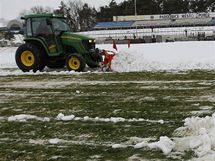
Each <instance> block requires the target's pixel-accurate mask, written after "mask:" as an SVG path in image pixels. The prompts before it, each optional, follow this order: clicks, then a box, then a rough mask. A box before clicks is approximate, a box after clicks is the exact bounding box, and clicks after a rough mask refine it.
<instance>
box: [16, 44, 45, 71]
mask: <svg viewBox="0 0 215 161" xmlns="http://www.w3.org/2000/svg"><path fill="white" fill-rule="evenodd" d="M15 59H16V64H17V66H18V67H19V69H21V70H22V71H23V72H29V71H30V70H33V72H36V71H37V70H38V68H39V66H40V61H41V58H40V51H39V50H38V48H37V47H36V46H35V45H32V44H23V45H21V46H20V47H19V48H18V49H17V51H16V56H15Z"/></svg>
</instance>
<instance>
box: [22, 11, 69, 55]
mask: <svg viewBox="0 0 215 161" xmlns="http://www.w3.org/2000/svg"><path fill="white" fill-rule="evenodd" d="M24 19H25V20H26V29H27V30H26V34H25V36H26V39H31V38H38V39H40V40H41V41H42V42H43V43H44V45H45V46H46V47H47V49H48V50H47V52H48V54H49V55H58V54H60V53H62V52H63V50H62V44H60V34H61V33H62V32H69V31H70V28H69V26H68V24H67V23H66V20H65V18H64V17H63V16H53V15H52V14H46V15H45V14H43V15H41V16H40V15H29V16H26V17H25V18H24Z"/></svg>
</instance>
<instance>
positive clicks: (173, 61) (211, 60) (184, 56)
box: [98, 42, 215, 72]
mask: <svg viewBox="0 0 215 161" xmlns="http://www.w3.org/2000/svg"><path fill="white" fill-rule="evenodd" d="M98 47H99V48H103V49H108V50H113V49H112V45H99V46H98ZM117 47H118V51H117V56H116V57H115V58H114V59H113V64H112V68H113V70H114V71H118V72H132V71H144V70H190V69H215V43H214V42H174V43H155V44H131V48H130V49H128V47H127V45H118V46H117Z"/></svg>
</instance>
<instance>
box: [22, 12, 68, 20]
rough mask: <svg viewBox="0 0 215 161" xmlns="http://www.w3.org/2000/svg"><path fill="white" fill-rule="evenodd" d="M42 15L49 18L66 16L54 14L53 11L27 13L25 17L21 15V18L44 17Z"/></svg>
mask: <svg viewBox="0 0 215 161" xmlns="http://www.w3.org/2000/svg"><path fill="white" fill-rule="evenodd" d="M42 17H47V18H65V17H64V16H63V15H60V14H53V13H39V14H30V15H25V16H24V17H21V19H24V20H25V19H28V18H42Z"/></svg>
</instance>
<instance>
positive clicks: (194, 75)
mask: <svg viewBox="0 0 215 161" xmlns="http://www.w3.org/2000/svg"><path fill="white" fill-rule="evenodd" d="M214 76H215V71H188V72H138V73H82V74H74V75H73V74H72V75H69V74H68V75H60V76H58V75H23V76H4V77H0V82H1V83H0V160H2V161H4V160H10V161H11V160H17V161H18V160H20V161H23V160H77V161H79V160H80V161H82V160H116V161H121V160H135V158H136V160H138V159H139V160H141V159H142V160H170V161H172V160H188V159H191V158H193V157H194V154H193V152H191V151H187V152H185V153H177V152H174V151H173V152H172V153H171V154H170V155H168V156H166V155H164V154H163V153H162V152H161V151H157V150H150V149H148V148H142V149H134V148H133V145H135V143H137V142H138V141H140V140H144V139H145V140H148V141H149V142H152V141H157V140H158V139H159V137H160V136H168V137H170V138H171V137H172V134H173V131H174V130H175V129H176V128H178V127H181V126H183V120H184V119H185V118H187V117H190V116H193V115H200V116H205V115H207V114H209V115H210V114H211V113H213V112H214V110H215V108H214V106H215V80H214V78H215V77H214ZM207 106H209V107H213V108H211V109H210V110H204V108H202V107H207ZM59 113H63V114H65V115H72V114H73V115H75V116H76V117H80V118H82V119H80V120H76V121H75V120H73V121H67V122H63V121H60V120H57V119H56V117H57V115H58V114H59ZM19 114H28V115H34V116H38V117H40V118H44V117H48V118H50V121H40V120H37V119H32V120H27V121H8V117H10V116H13V115H19ZM86 116H88V117H89V118H95V117H99V118H111V117H122V118H125V119H126V120H129V119H133V118H136V119H139V118H143V119H142V120H141V121H134V122H129V121H124V122H117V123H114V122H110V121H109V122H108V121H95V120H93V119H92V120H90V119H87V120H86V119H84V118H86ZM159 120H163V121H164V123H163V124H162V123H160V122H159ZM55 138H57V139H58V142H57V143H56V142H55V141H56V139H55ZM50 139H51V140H50ZM53 139H55V140H53ZM113 144H124V145H127V146H126V147H125V148H119V149H114V148H112V145H113Z"/></svg>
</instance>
